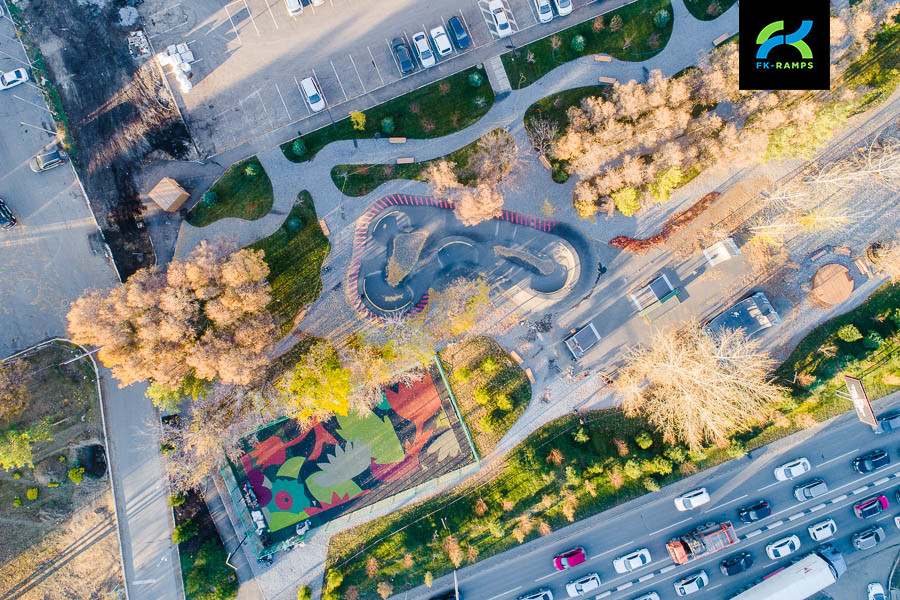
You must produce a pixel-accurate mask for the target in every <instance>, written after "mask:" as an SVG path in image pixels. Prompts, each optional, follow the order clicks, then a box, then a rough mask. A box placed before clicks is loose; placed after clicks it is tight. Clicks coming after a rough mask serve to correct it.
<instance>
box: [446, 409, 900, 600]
mask: <svg viewBox="0 0 900 600" xmlns="http://www.w3.org/2000/svg"><path fill="white" fill-rule="evenodd" d="M897 406H900V395H898V394H895V395H894V396H892V397H891V398H888V399H885V400H883V401H881V402H878V403H877V405H876V413H883V412H885V411H886V410H887V409H888V408H889V407H893V408H896V407H897ZM898 446H900V432H895V433H888V434H882V435H875V434H874V433H873V432H872V430H871V428H869V427H868V426H867V425H863V424H861V423H859V422H858V421H857V420H856V417H855V414H852V413H851V414H845V415H843V416H840V417H837V418H836V419H833V420H832V421H829V422H828V423H827V424H825V425H824V426H820V427H819V428H815V429H812V430H808V431H805V432H801V433H799V434H797V435H794V436H791V438H788V439H785V440H781V441H779V442H776V443H774V444H772V445H770V446H768V447H766V448H763V449H760V450H757V451H756V452H754V453H753V455H752V458H750V457H743V458H740V459H736V460H733V461H731V462H729V463H727V464H725V465H722V466H720V467H718V468H715V469H712V470H709V471H707V472H703V473H700V474H698V475H696V476H694V477H691V478H689V479H686V480H683V481H681V482H679V483H677V484H675V485H672V486H668V487H666V488H664V489H663V490H661V491H660V492H658V493H655V494H648V495H646V496H643V497H641V498H638V499H636V500H634V501H631V502H628V503H626V504H624V505H622V506H619V507H617V508H615V509H612V510H610V511H607V512H605V513H602V514H599V515H595V516H594V517H591V518H589V519H586V520H584V521H581V522H579V523H576V524H574V525H571V526H569V527H566V528H564V529H561V530H558V531H556V532H554V533H553V534H551V535H550V536H547V537H545V538H541V539H538V540H535V541H533V542H529V543H528V544H525V545H524V546H522V547H520V548H517V549H514V550H511V551H509V552H506V553H504V554H502V555H500V556H497V557H493V558H491V559H488V560H486V561H483V562H481V563H479V564H477V565H475V566H473V567H467V568H465V569H463V570H461V571H459V573H458V577H459V583H460V585H459V589H460V594H461V596H462V597H463V598H465V599H466V600H514V599H515V598H517V597H519V596H520V595H522V594H525V593H528V592H531V591H534V590H537V589H541V588H547V589H550V590H552V591H553V594H554V597H555V598H557V599H558V598H566V597H567V594H566V591H565V584H566V582H568V581H571V580H573V579H577V578H579V577H582V576H584V575H586V574H588V573H592V572H595V573H598V574H599V575H600V577H601V579H602V581H603V585H602V587H601V589H600V590H599V595H597V596H596V598H611V599H622V600H630V599H631V598H634V597H636V596H639V595H640V594H642V593H645V592H648V591H651V590H655V591H656V592H657V593H658V594H659V595H660V597H661V598H663V599H669V598H676V597H677V596H676V595H675V592H674V588H673V581H676V580H678V579H681V578H683V577H685V576H687V575H689V574H692V573H695V572H697V571H698V570H700V569H703V570H705V571H706V572H707V574H708V575H709V578H710V583H709V586H708V587H707V588H705V589H704V590H702V591H700V592H698V593H696V594H694V595H692V596H691V597H692V598H700V599H702V598H708V599H711V600H712V599H716V600H718V599H720V598H729V597H730V596H731V595H733V594H735V593H736V592H737V591H738V590H739V589H740V588H742V587H744V586H746V585H747V584H749V583H750V582H752V581H753V580H755V579H757V578H759V577H761V576H763V575H765V574H767V573H770V572H772V571H774V570H776V569H778V568H781V567H783V566H785V565H786V564H788V562H789V561H790V559H791V558H793V557H788V558H784V559H781V560H778V561H772V560H769V558H768V557H767V556H766V553H765V546H766V545H767V544H770V543H772V542H773V541H775V540H778V539H781V538H783V537H786V536H789V535H792V534H797V535H798V536H799V537H800V540H801V542H802V544H801V548H800V550H799V551H798V553H797V554H802V553H805V552H810V551H812V550H813V549H814V548H816V547H817V545H818V544H817V543H816V542H813V541H812V540H811V538H810V537H809V534H808V532H807V527H808V526H809V525H811V524H813V523H818V522H820V521H823V520H825V519H828V518H832V519H834V520H835V522H836V524H837V533H836V534H835V537H834V538H833V540H829V541H832V542H833V543H834V544H835V545H836V546H837V548H838V549H839V550H840V551H841V552H842V553H843V554H844V557H845V559H846V560H847V562H848V564H849V565H850V569H849V570H848V572H847V573H846V574H845V575H844V577H843V578H842V579H841V581H840V582H839V583H838V584H835V586H834V587H835V588H837V587H838V586H840V588H841V589H842V590H844V591H845V592H846V593H843V594H841V595H840V598H841V600H844V599H847V600H850V599H851V598H861V599H862V598H865V584H866V583H868V582H869V581H873V580H881V582H882V583H883V584H885V585H886V584H887V581H886V578H887V575H888V570H887V569H888V568H889V566H886V567H885V570H884V571H883V572H881V573H880V574H877V573H871V572H870V571H869V570H865V569H863V568H861V567H855V566H854V565H864V564H865V563H867V562H869V559H873V560H874V559H875V557H881V558H879V563H880V564H885V565H889V564H890V563H889V562H888V561H886V560H884V557H883V552H884V551H888V550H890V549H893V548H895V547H896V545H897V544H898V543H900V531H898V530H897V528H896V527H895V526H894V524H893V517H894V516H895V515H898V514H900V507H898V504H897V502H896V499H895V497H894V492H895V491H896V490H897V489H900V451H898ZM875 448H884V449H885V450H888V451H890V452H891V455H892V458H893V462H892V463H891V465H889V466H888V467H886V468H884V469H882V470H880V471H878V472H876V473H872V474H869V475H864V476H863V475H859V474H857V473H856V472H855V471H854V470H853V469H852V467H851V461H852V460H853V458H854V457H856V456H858V455H860V454H864V453H865V452H867V451H869V450H872V449H875ZM799 456H805V457H807V458H808V459H809V460H810V462H811V463H812V470H811V471H810V472H809V473H807V474H805V475H803V476H800V477H798V478H797V479H796V480H794V481H786V482H777V481H776V480H775V478H774V476H773V474H772V470H773V468H774V467H776V466H777V465H779V464H782V463H784V462H787V461H789V460H791V459H793V458H796V457H799ZM816 477H822V478H824V479H825V481H826V482H827V483H828V486H829V492H828V493H827V494H826V495H825V496H823V497H821V498H819V499H817V500H816V501H813V502H805V503H802V504H801V503H798V502H797V501H796V500H795V499H794V497H793V494H792V490H793V487H794V486H795V485H796V484H797V483H803V482H805V481H808V480H810V479H813V478H816ZM698 487H706V488H707V489H708V490H709V492H710V494H711V496H712V502H711V503H710V504H708V505H706V506H703V507H700V508H698V509H696V510H695V511H692V512H688V513H681V512H678V511H676V509H675V506H674V503H673V498H674V497H675V496H677V495H678V494H681V493H683V492H685V491H687V490H690V489H694V488H698ZM879 493H883V494H885V495H887V496H888V498H889V500H890V506H889V508H888V509H887V510H886V511H885V512H884V513H882V514H881V515H878V516H877V517H873V518H871V519H867V520H860V519H858V518H857V517H856V516H855V515H854V513H853V510H852V507H853V505H854V504H857V503H858V502H859V501H860V500H862V499H865V498H868V497H869V496H871V495H877V494H879ZM758 499H766V500H768V501H769V502H770V503H771V505H772V509H773V514H772V515H771V516H770V517H768V518H766V519H764V520H762V521H759V522H757V523H754V524H750V525H746V524H743V523H741V522H740V520H739V519H738V516H737V511H738V509H739V508H741V507H742V506H746V505H749V504H752V503H753V502H754V501H756V500H758ZM725 520H730V521H732V523H733V524H734V526H735V529H736V531H737V534H738V536H739V538H740V540H739V542H738V543H737V544H735V545H734V546H733V547H732V548H729V549H728V550H727V551H725V550H723V551H721V552H719V553H717V554H713V555H710V556H708V557H705V558H702V559H698V560H696V561H692V562H689V563H688V564H686V565H682V566H676V565H674V563H673V562H672V560H671V559H670V558H669V556H668V554H667V552H666V549H665V544H666V542H668V541H669V540H670V539H671V538H672V537H674V536H675V535H678V534H681V533H684V532H687V531H689V530H691V529H693V528H694V527H696V526H697V525H700V524H703V523H706V522H709V521H725ZM873 524H878V525H881V526H882V527H883V528H884V530H885V533H886V534H887V539H886V540H885V541H884V542H883V543H882V544H880V545H879V546H878V547H876V548H874V549H872V550H868V551H857V550H855V549H854V548H853V547H852V544H851V543H850V536H851V535H852V534H853V533H855V532H857V531H860V530H862V529H865V528H867V527H868V526H870V525H873ZM578 546H582V547H584V548H585V551H586V554H587V556H588V560H587V562H585V563H584V564H582V565H579V566H578V567H575V568H573V569H571V570H569V571H566V572H562V573H560V572H556V571H555V570H554V568H553V565H552V559H553V556H555V555H557V554H559V553H561V552H565V551H566V550H569V549H571V548H574V547H578ZM642 547H646V548H649V550H650V553H651V555H652V557H653V561H652V562H651V563H650V564H649V565H647V566H645V567H644V568H642V569H639V570H637V571H635V572H633V573H629V574H626V575H619V574H617V573H615V571H614V570H613V567H612V561H613V559H614V558H616V557H617V556H620V555H622V554H625V553H627V552H630V551H631V550H633V549H637V548H642ZM743 551H748V552H750V553H751V554H752V556H753V558H754V565H753V567H752V568H751V569H750V570H749V571H746V572H745V573H742V574H740V575H736V576H732V577H726V576H724V575H722V573H721V572H720V571H719V568H718V567H719V563H720V562H721V560H722V559H723V558H725V557H727V556H731V555H733V554H736V553H738V552H743ZM857 572H859V574H860V576H859V577H857V576H856V574H857ZM448 585H452V580H450V579H449V578H448V577H444V578H442V579H441V580H439V581H437V582H435V585H434V587H433V588H432V590H434V591H436V592H439V591H441V590H443V589H445V588H446V587H448ZM825 591H826V592H828V591H829V590H827V589H826V590H825ZM590 597H594V595H593V594H592V595H591V596H590ZM836 597H837V596H836Z"/></svg>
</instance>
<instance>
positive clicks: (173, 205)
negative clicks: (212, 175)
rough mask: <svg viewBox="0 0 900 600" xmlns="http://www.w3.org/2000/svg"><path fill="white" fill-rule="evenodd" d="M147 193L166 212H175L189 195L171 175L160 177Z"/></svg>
mask: <svg viewBox="0 0 900 600" xmlns="http://www.w3.org/2000/svg"><path fill="white" fill-rule="evenodd" d="M148 195H149V196H150V199H151V200H153V201H154V202H156V203H157V204H158V205H159V207H160V208H161V209H163V210H165V211H168V212H175V211H176V210H178V209H179V208H181V205H182V204H184V203H185V201H187V199H188V198H190V196H191V195H190V194H188V193H187V192H186V191H185V190H184V188H183V187H181V186H180V185H178V182H177V181H175V180H174V179H172V178H171V177H163V178H162V179H160V180H159V183H157V184H156V185H155V186H154V188H153V189H152V190H150V193H149V194H148Z"/></svg>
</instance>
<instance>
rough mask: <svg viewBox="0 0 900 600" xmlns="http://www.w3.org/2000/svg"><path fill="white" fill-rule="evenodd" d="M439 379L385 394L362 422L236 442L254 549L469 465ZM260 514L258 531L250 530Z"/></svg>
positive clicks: (267, 433)
mask: <svg viewBox="0 0 900 600" xmlns="http://www.w3.org/2000/svg"><path fill="white" fill-rule="evenodd" d="M463 428H464V425H462V424H461V423H460V422H459V420H458V419H457V416H456V412H455V410H454V408H453V405H452V402H451V400H450V394H449V392H448V390H447V388H446V386H445V384H444V381H443V379H442V377H441V374H440V372H439V371H438V370H437V368H436V367H432V368H431V369H429V370H428V371H426V372H425V374H424V375H423V377H422V378H421V379H420V380H418V381H416V382H415V383H414V384H413V385H411V386H406V385H405V384H403V383H400V384H395V385H394V386H390V387H388V388H386V389H385V391H384V393H383V395H382V400H381V402H380V403H379V404H378V406H376V407H375V408H374V409H373V410H371V411H368V412H367V413H366V414H364V415H357V414H353V413H350V414H348V415H346V416H336V417H334V418H332V419H330V420H329V421H326V422H324V423H315V424H314V425H313V426H312V427H310V428H309V429H307V430H305V431H303V430H301V429H300V428H299V426H298V423H297V422H296V421H294V420H292V419H286V420H282V421H279V422H276V423H273V424H272V425H269V426H267V427H265V428H263V429H262V430H260V431H258V432H256V433H255V434H253V435H252V436H248V438H245V440H244V441H243V445H244V450H245V453H244V454H243V455H242V456H241V457H240V459H239V460H238V461H237V462H236V464H232V465H231V468H232V471H233V473H234V476H235V479H236V481H237V484H238V486H240V488H242V489H246V488H249V489H251V490H252V494H250V493H249V492H247V491H244V492H243V497H244V502H246V503H247V504H248V506H249V509H250V514H251V515H253V514H254V513H256V516H254V517H253V520H254V521H256V523H255V526H256V527H257V535H258V536H259V537H260V540H261V541H262V545H263V546H264V547H268V546H272V545H275V544H278V543H280V542H285V541H287V540H290V539H291V538H294V537H295V536H297V535H298V534H302V533H304V532H306V531H307V528H308V530H309V531H310V532H313V531H314V530H315V529H316V528H318V527H321V526H322V525H324V524H325V523H327V522H329V521H332V520H334V519H336V518H337V517H340V516H341V515H345V514H348V513H350V512H353V511H356V510H359V509H361V508H363V507H365V506H369V505H371V504H374V503H375V502H378V501H380V500H384V499H386V498H390V497H391V496H394V495H396V494H398V493H400V492H402V491H404V490H406V489H409V488H411V487H414V486H417V485H420V484H422V483H425V482H427V481H429V480H432V479H434V478H436V477H439V476H441V475H444V474H446V473H450V472H452V471H455V470H457V469H459V468H461V467H463V466H465V465H467V464H470V463H472V462H474V461H475V455H474V453H473V451H472V449H471V446H470V444H469V442H468V440H467V434H466V432H465V430H464V429H463ZM260 514H261V517H262V519H264V524H263V523H262V522H260V521H259V515H260Z"/></svg>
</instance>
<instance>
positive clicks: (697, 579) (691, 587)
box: [675, 571, 709, 596]
mask: <svg viewBox="0 0 900 600" xmlns="http://www.w3.org/2000/svg"><path fill="white" fill-rule="evenodd" d="M708 583H709V576H708V575H707V574H706V571H698V572H697V573H694V574H692V575H688V576H687V577H685V578H684V579H681V580H679V581H676V582H675V593H676V594H678V595H679V596H687V595H689V594H693V593H694V592H699V591H700V590H701V589H703V588H705V587H706V586H707V584H708Z"/></svg>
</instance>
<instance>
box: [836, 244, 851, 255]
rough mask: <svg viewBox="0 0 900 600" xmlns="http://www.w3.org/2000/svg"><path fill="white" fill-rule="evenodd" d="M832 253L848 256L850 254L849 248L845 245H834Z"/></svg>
mask: <svg viewBox="0 0 900 600" xmlns="http://www.w3.org/2000/svg"><path fill="white" fill-rule="evenodd" d="M834 253H835V254H840V255H842V256H850V254H851V252H850V248H847V247H846V246H835V248H834Z"/></svg>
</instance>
